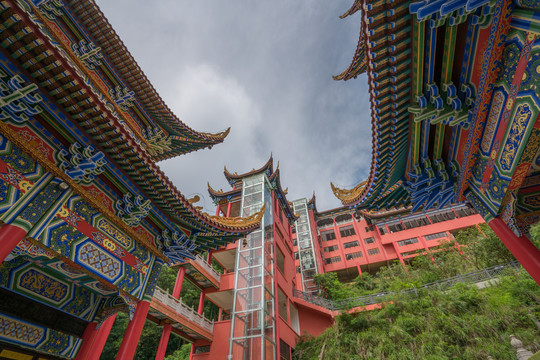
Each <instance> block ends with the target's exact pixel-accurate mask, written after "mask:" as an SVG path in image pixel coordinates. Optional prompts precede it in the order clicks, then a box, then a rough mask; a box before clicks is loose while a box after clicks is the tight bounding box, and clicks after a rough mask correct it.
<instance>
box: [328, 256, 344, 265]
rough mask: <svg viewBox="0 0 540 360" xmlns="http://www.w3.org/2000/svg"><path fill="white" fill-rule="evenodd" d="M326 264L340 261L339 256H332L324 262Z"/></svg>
mask: <svg viewBox="0 0 540 360" xmlns="http://www.w3.org/2000/svg"><path fill="white" fill-rule="evenodd" d="M325 261H326V263H327V264H333V263H337V262H340V261H341V256H334V257H331V258H328V259H326V260H325Z"/></svg>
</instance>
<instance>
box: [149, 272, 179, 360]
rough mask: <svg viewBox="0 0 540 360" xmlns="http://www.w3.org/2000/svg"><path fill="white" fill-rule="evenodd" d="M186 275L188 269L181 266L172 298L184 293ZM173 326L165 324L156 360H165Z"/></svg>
mask: <svg viewBox="0 0 540 360" xmlns="http://www.w3.org/2000/svg"><path fill="white" fill-rule="evenodd" d="M185 274H186V269H185V268H183V267H182V266H180V267H179V268H178V274H177V275H176V282H175V283H174V289H173V293H172V296H173V297H174V298H175V299H178V298H179V297H180V292H181V291H182V283H183V282H184V275H185ZM171 330H172V325H171V324H165V325H163V331H162V332H161V338H160V339H159V346H158V350H157V353H156V360H163V359H164V358H165V352H166V351H167V345H169V337H170V336H171Z"/></svg>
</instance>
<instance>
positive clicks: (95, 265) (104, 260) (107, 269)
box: [77, 241, 121, 282]
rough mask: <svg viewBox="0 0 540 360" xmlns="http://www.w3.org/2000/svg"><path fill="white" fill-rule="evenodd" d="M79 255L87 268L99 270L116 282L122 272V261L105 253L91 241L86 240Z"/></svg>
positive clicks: (100, 273)
mask: <svg viewBox="0 0 540 360" xmlns="http://www.w3.org/2000/svg"><path fill="white" fill-rule="evenodd" d="M77 257H78V258H79V259H80V261H81V262H82V263H83V264H84V265H86V268H87V269H90V270H92V271H93V272H97V273H98V274H99V275H100V276H102V277H104V278H106V279H108V280H110V281H111V282H114V280H115V279H117V278H118V276H119V275H120V273H121V263H120V261H119V260H118V259H115V258H114V257H112V256H111V255H109V254H107V253H105V252H104V251H102V250H101V249H99V248H98V247H97V246H96V245H94V244H92V243H91V242H88V241H87V242H84V243H83V244H82V246H80V247H79V250H78V252H77Z"/></svg>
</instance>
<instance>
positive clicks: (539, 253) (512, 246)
mask: <svg viewBox="0 0 540 360" xmlns="http://www.w3.org/2000/svg"><path fill="white" fill-rule="evenodd" d="M488 224H489V227H491V229H493V231H494V232H495V234H497V236H498V237H499V239H501V241H502V242H503V244H504V245H505V246H506V247H507V248H508V250H510V252H511V253H512V254H513V255H514V256H515V257H516V259H517V260H518V261H519V263H520V264H521V266H523V267H524V268H525V270H527V272H528V273H529V274H530V275H531V276H532V278H533V279H534V281H536V283H537V284H538V285H540V250H538V248H537V247H536V246H534V244H533V243H532V242H531V241H530V240H529V239H528V238H527V237H526V236H520V237H517V236H516V234H514V232H513V231H512V230H510V228H509V227H508V225H506V223H505V222H504V221H502V220H501V218H498V217H497V218H495V219H493V220H491V221H490V222H489V223H488Z"/></svg>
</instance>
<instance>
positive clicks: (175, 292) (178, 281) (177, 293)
mask: <svg viewBox="0 0 540 360" xmlns="http://www.w3.org/2000/svg"><path fill="white" fill-rule="evenodd" d="M185 274H186V269H185V268H184V267H182V266H180V268H179V269H178V274H177V275H176V281H175V283H174V289H173V292H172V296H173V297H174V298H175V299H179V298H180V292H181V291H182V283H183V282H184V275H185Z"/></svg>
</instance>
